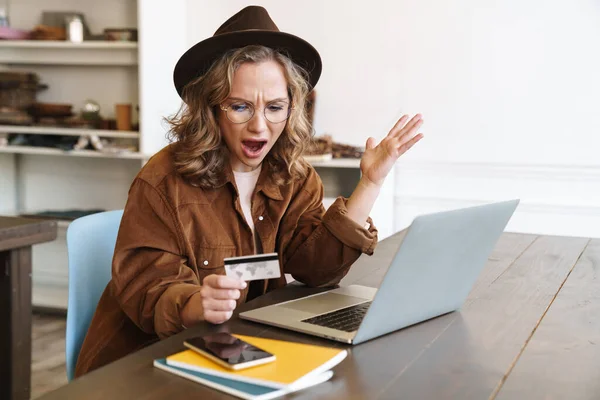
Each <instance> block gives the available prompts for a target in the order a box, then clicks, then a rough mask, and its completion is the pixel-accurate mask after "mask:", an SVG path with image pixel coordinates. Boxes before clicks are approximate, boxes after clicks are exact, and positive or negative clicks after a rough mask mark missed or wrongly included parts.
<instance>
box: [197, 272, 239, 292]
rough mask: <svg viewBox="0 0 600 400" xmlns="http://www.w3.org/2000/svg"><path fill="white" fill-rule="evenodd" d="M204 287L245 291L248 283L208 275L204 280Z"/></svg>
mask: <svg viewBox="0 0 600 400" xmlns="http://www.w3.org/2000/svg"><path fill="white" fill-rule="evenodd" d="M203 285H205V286H210V287H212V288H215V289H245V288H246V282H245V281H243V280H241V279H236V278H232V277H231V276H226V275H216V274H212V275H208V276H207V277H206V278H204V281H203Z"/></svg>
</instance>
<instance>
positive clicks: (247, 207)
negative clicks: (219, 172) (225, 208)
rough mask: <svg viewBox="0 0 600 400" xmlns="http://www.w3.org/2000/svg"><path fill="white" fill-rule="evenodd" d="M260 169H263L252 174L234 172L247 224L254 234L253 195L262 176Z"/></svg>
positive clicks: (257, 169)
mask: <svg viewBox="0 0 600 400" xmlns="http://www.w3.org/2000/svg"><path fill="white" fill-rule="evenodd" d="M260 169H261V167H258V168H256V169H255V170H254V171H250V172H237V171H233V176H234V177H235V184H236V185H237V188H238V192H239V193H240V203H241V205H242V211H243V212H244V217H245V218H246V222H248V225H250V229H252V234H254V221H253V220H252V193H254V188H255V187H256V181H258V176H259V175H260ZM259 218H261V217H259Z"/></svg>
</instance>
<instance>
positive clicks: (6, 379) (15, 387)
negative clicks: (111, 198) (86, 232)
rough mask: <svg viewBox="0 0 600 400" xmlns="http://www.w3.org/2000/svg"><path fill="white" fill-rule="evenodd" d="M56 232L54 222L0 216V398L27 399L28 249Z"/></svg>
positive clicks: (29, 300)
mask: <svg viewBox="0 0 600 400" xmlns="http://www.w3.org/2000/svg"><path fill="white" fill-rule="evenodd" d="M56 233H57V228H56V222H55V221H48V220H44V221H41V220H34V219H28V218H15V217H0V399H29V389H30V384H31V246H32V245H34V244H37V243H42V242H48V241H51V240H54V239H55V238H56Z"/></svg>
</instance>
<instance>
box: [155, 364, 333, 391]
mask: <svg viewBox="0 0 600 400" xmlns="http://www.w3.org/2000/svg"><path fill="white" fill-rule="evenodd" d="M154 366H155V367H156V368H159V369H162V370H163V371H166V372H170V373H172V374H175V375H179V376H180V377H182V378H186V379H190V380H192V381H194V382H198V383H201V384H203V385H205V386H208V387H211V388H213V389H216V390H220V391H222V392H225V393H228V394H231V395H233V396H236V397H239V398H242V399H248V400H269V399H274V398H277V397H280V396H284V395H286V394H288V393H292V392H296V391H298V390H302V389H305V388H308V387H311V386H314V385H318V384H319V383H322V382H325V381H328V380H329V379H331V377H332V376H333V372H332V371H327V372H324V373H322V374H320V375H318V376H316V377H315V378H314V379H311V380H310V381H308V382H303V384H301V385H296V386H294V385H289V386H286V387H284V388H281V389H275V388H272V387H268V386H262V385H255V384H252V383H246V382H240V381H238V380H233V379H227V378H221V377H218V376H214V375H209V374H203V373H201V372H198V371H193V370H191V369H187V368H180V367H174V366H172V365H168V364H167V362H166V360H165V359H164V358H161V359H158V360H154Z"/></svg>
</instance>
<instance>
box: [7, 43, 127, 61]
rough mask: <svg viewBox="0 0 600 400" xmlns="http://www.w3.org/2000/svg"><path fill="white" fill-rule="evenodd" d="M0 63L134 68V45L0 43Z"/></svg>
mask: <svg viewBox="0 0 600 400" xmlns="http://www.w3.org/2000/svg"><path fill="white" fill-rule="evenodd" d="M0 63H11V64H21V65H30V64H33V65H41V64H43V65H88V66H98V65H104V66H111V65H112V66H136V65H137V64H138V44H137V43H133V42H132V43H129V42H125V43H123V42H104V41H90V42H83V43H70V42H66V41H44V40H3V41H0Z"/></svg>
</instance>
